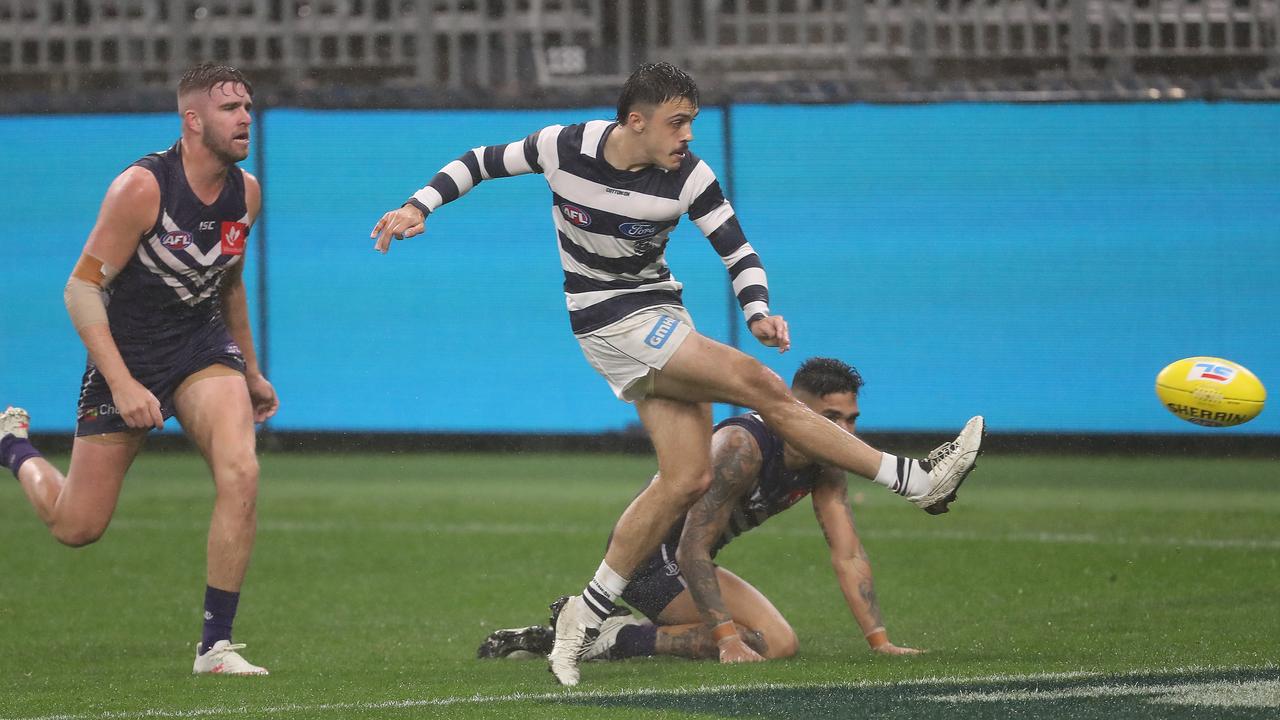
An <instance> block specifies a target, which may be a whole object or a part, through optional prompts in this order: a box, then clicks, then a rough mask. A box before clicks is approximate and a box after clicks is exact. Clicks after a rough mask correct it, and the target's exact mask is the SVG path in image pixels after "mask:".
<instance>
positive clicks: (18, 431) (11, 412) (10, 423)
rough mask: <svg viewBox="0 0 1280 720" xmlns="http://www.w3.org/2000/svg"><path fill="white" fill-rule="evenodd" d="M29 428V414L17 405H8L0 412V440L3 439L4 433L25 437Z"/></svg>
mask: <svg viewBox="0 0 1280 720" xmlns="http://www.w3.org/2000/svg"><path fill="white" fill-rule="evenodd" d="M30 428H31V416H30V415H28V414H27V411H26V410H23V409H22V408H19V407H10V408H6V409H5V411H4V412H3V413H0V440H3V439H4V438H5V436H6V435H12V436H14V437H20V438H24V439H25V438H26V437H27V431H28V430H30Z"/></svg>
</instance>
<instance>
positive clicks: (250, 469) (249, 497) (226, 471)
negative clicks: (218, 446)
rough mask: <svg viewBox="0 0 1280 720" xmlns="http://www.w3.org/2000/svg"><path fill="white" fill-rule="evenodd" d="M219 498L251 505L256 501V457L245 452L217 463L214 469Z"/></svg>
mask: <svg viewBox="0 0 1280 720" xmlns="http://www.w3.org/2000/svg"><path fill="white" fill-rule="evenodd" d="M214 478H215V481H216V483H217V490H218V498H219V499H220V500H231V501H235V502H237V503H238V504H240V505H244V506H247V507H253V506H254V505H255V504H256V503H257V501H258V458H257V457H256V456H254V455H253V454H247V455H243V456H240V457H236V458H231V459H229V460H225V461H223V462H220V463H218V465H217V466H216V469H215V470H214Z"/></svg>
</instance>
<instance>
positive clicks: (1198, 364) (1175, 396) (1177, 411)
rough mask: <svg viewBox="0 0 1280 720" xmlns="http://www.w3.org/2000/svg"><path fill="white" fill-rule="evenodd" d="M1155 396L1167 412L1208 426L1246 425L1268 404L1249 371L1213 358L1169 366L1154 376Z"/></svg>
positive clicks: (1195, 358) (1194, 359) (1264, 392)
mask: <svg viewBox="0 0 1280 720" xmlns="http://www.w3.org/2000/svg"><path fill="white" fill-rule="evenodd" d="M1156 395H1157V396H1159V398H1160V401H1161V402H1162V403H1164V406H1165V408H1167V409H1168V410H1169V412H1171V413H1173V414H1174V415H1177V416H1178V417H1180V418H1182V419H1183V420H1186V421H1187V422H1189V423H1194V424H1196V425H1204V426H1207V427H1229V426H1231V425H1239V424H1240V423H1245V422H1249V421H1250V420H1252V419H1254V418H1255V417H1257V416H1258V414H1259V413H1261V412H1262V407H1263V405H1265V404H1266V401H1267V390H1266V388H1264V387H1263V386H1262V381H1261V380H1259V379H1258V378H1257V376H1256V375H1254V374H1253V373H1251V372H1249V370H1248V368H1246V367H1244V366H1243V365H1240V364H1239V363H1234V362H1231V361H1230V360H1223V359H1222V358H1215V357H1190V358H1183V359H1182V360H1179V361H1177V362H1175V363H1171V364H1169V365H1168V366H1167V367H1165V369H1163V370H1161V371H1160V374H1159V375H1157V376H1156Z"/></svg>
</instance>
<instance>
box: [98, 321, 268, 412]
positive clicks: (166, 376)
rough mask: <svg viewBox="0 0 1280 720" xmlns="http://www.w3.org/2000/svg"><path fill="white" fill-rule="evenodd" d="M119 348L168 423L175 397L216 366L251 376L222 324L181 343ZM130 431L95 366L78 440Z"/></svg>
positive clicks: (200, 329) (206, 326) (121, 342)
mask: <svg viewBox="0 0 1280 720" xmlns="http://www.w3.org/2000/svg"><path fill="white" fill-rule="evenodd" d="M166 341H167V342H166ZM116 345H117V347H119V348H120V355H121V356H122V357H123V358H124V364H125V366H126V367H128V368H129V372H130V373H132V374H133V378H134V379H135V380H137V381H138V382H139V383H142V385H143V386H144V387H146V388H147V389H148V390H150V391H151V394H152V395H155V396H156V399H157V400H159V401H160V412H161V414H162V415H164V417H165V419H166V420H167V419H169V418H171V417H173V415H174V413H175V412H176V410H175V408H174V404H173V394H174V392H175V391H176V390H177V389H178V386H179V385H181V384H182V381H183V380H186V379H187V378H188V377H189V376H191V375H192V374H194V373H196V372H199V371H200V370H203V369H205V368H207V367H209V366H210V365H226V366H227V367H229V368H231V369H233V370H238V371H240V372H244V370H245V364H244V355H243V354H242V353H241V352H240V347H239V346H238V345H236V343H235V341H233V340H232V339H231V334H230V333H229V332H227V327H226V325H225V324H223V323H222V322H221V320H220V319H219V320H216V321H211V322H206V323H202V324H201V325H199V326H197V327H196V328H195V329H194V330H193V331H191V332H186V333H183V334H182V335H180V336H178V337H177V338H173V337H172V336H170V337H168V338H163V339H162V340H158V341H157V340H156V339H145V340H142V341H134V342H130V341H129V340H128V339H117V340H116ZM126 430H129V426H128V425H127V424H125V421H124V418H123V417H121V416H120V413H119V412H117V411H116V407H115V403H114V402H113V401H112V398H111V388H110V387H108V386H107V381H106V379H105V378H103V377H102V373H100V372H98V368H97V367H96V366H95V365H94V364H93V361H92V360H90V361H89V362H88V364H87V365H86V367H85V371H84V379H83V380H82V381H81V383H80V402H79V406H78V408H77V411H76V437H85V436H86V435H103V434H105V433H116V432H124V431H126Z"/></svg>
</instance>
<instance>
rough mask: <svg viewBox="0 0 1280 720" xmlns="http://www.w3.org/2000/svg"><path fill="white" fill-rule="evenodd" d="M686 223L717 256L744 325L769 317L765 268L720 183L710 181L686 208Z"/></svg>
mask: <svg viewBox="0 0 1280 720" xmlns="http://www.w3.org/2000/svg"><path fill="white" fill-rule="evenodd" d="M689 219H690V220H693V222H694V224H695V225H697V226H698V229H699V230H701V231H702V234H703V235H706V236H707V239H708V240H710V241H711V247H713V248H715V250H716V253H717V254H719V255H720V261H721V262H723V263H724V266H725V268H726V269H727V270H728V271H729V280H730V282H732V283H733V294H734V295H735V296H737V298H738V305H739V306H741V307H742V316H743V317H744V318H746V321H747V324H748V325H750V324H751V323H753V322H755V321H756V320H758V319H760V318H762V317H767V316H768V315H769V282H768V280H767V279H766V277H765V274H764V265H763V264H762V263H761V262H760V256H759V255H757V254H756V251H755V249H754V248H752V247H751V243H749V242H747V236H746V235H745V234H743V232H742V226H741V225H739V224H738V218H737V216H736V215H734V213H733V206H732V205H730V204H729V201H728V200H726V199H725V197H724V193H723V192H721V190H720V183H719V181H717V180H714V179H713V180H712V181H711V183H710V184H709V185H707V187H706V189H705V190H703V191H702V192H701V193H700V194H699V195H698V196H697V197H696V198H695V199H694V200H693V203H692V204H691V205H690V206H689Z"/></svg>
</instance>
